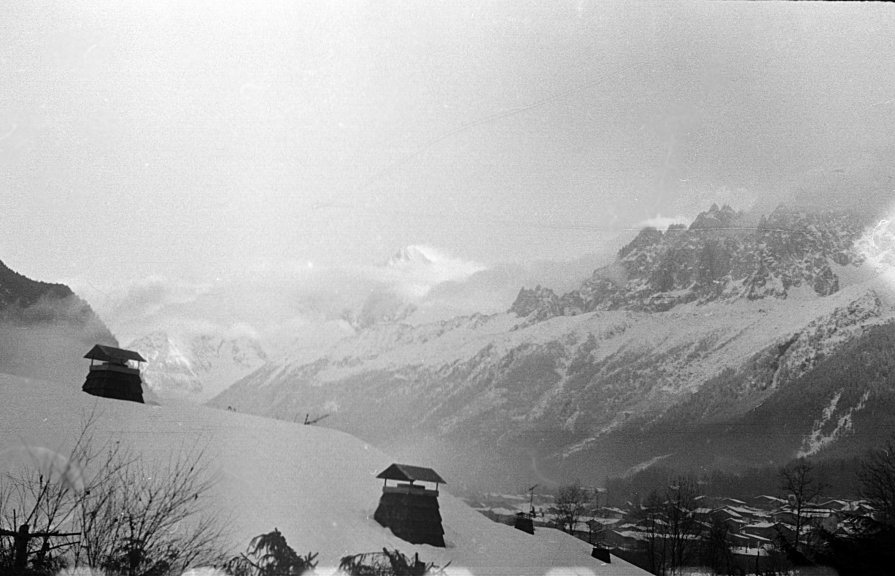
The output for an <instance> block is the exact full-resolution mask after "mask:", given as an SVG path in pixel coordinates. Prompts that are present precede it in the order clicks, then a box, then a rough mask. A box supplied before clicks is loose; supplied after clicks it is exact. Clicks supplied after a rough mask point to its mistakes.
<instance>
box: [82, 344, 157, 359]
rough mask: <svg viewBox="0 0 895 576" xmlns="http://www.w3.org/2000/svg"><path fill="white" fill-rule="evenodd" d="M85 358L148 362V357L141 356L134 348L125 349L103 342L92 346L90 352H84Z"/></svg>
mask: <svg viewBox="0 0 895 576" xmlns="http://www.w3.org/2000/svg"><path fill="white" fill-rule="evenodd" d="M84 358H90V359H91V360H99V361H100V362H111V361H114V360H117V361H122V362H123V361H127V360H135V361H137V362H146V359H145V358H143V357H142V356H140V354H139V353H138V352H134V351H133V350H124V349H122V348H115V347H114V346H105V345H103V344H97V345H96V346H94V347H93V348H91V349H90V352H88V353H87V354H84Z"/></svg>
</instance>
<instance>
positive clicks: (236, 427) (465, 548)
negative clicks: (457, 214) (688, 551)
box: [0, 375, 643, 576]
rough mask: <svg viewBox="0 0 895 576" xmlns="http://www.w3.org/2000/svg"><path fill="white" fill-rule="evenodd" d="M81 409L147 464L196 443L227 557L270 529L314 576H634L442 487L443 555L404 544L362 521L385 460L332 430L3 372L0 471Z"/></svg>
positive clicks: (74, 425)
mask: <svg viewBox="0 0 895 576" xmlns="http://www.w3.org/2000/svg"><path fill="white" fill-rule="evenodd" d="M93 410H95V411H96V414H97V415H98V419H97V422H96V426H95V432H96V434H97V437H98V439H103V438H109V439H112V440H114V441H120V442H123V443H125V444H126V445H128V446H132V447H133V448H134V449H135V450H136V451H137V452H138V453H139V454H140V455H141V456H142V457H143V458H144V459H146V460H147V461H165V460H166V459H167V458H169V456H170V455H171V454H172V453H176V452H177V451H178V450H179V449H180V448H181V447H183V446H191V445H194V443H198V444H199V445H200V446H205V447H207V455H208V458H209V460H210V462H211V463H212V469H216V470H217V471H219V473H220V480H219V481H218V482H217V484H216V486H215V488H214V492H213V498H214V500H215V504H216V506H217V507H218V508H219V509H220V510H221V512H222V513H223V514H224V515H225V516H228V517H230V518H232V524H231V526H230V529H231V533H230V537H231V539H232V544H233V547H234V552H236V551H242V550H244V549H245V546H246V545H247V543H248V541H249V539H250V538H251V537H252V536H255V535H257V534H260V533H262V532H267V531H270V530H271V529H273V528H274V527H277V528H279V529H280V531H282V532H283V534H284V535H285V536H286V538H287V540H288V541H289V543H290V544H291V545H292V546H293V547H294V548H295V549H296V550H297V551H299V552H301V553H304V552H307V551H309V550H310V551H319V553H320V561H321V562H320V566H321V567H322V568H323V570H320V572H324V573H325V571H326V567H330V568H331V567H332V566H335V565H336V564H337V563H338V560H339V558H340V557H341V556H342V555H345V554H350V553H359V552H370V551H377V550H380V549H381V548H382V547H390V548H391V547H395V548H398V549H399V550H401V551H402V552H404V553H405V554H406V553H411V554H412V553H414V552H419V554H420V557H421V558H422V559H423V560H426V561H430V562H435V563H437V564H439V565H442V566H443V565H445V564H447V563H448V562H450V563H451V566H450V569H449V571H450V573H452V574H467V573H471V574H507V575H509V574H538V575H541V574H546V573H548V572H549V573H551V574H563V573H574V574H582V575H584V574H597V575H600V574H605V575H620V576H624V575H628V574H631V575H633V574H643V572H641V571H640V570H638V569H636V568H634V567H633V566H630V565H629V564H627V563H624V562H622V561H621V560H618V559H615V558H614V559H613V563H612V564H611V565H601V564H600V562H599V561H597V560H595V559H593V558H591V557H590V556H589V550H590V549H589V547H588V546H587V545H586V544H584V543H583V542H580V541H578V540H575V539H574V538H571V537H568V536H565V535H564V534H561V533H559V532H556V531H552V530H547V531H540V530H539V531H538V534H537V535H536V536H535V537H532V536H529V535H527V534H525V533H523V532H519V531H517V530H514V529H513V528H511V527H508V526H504V525H500V524H497V523H494V522H492V521H490V520H488V519H487V518H485V517H484V516H482V515H480V514H479V513H477V512H475V511H474V510H472V509H471V508H469V507H468V506H467V505H466V504H464V503H463V502H461V501H460V500H459V499H457V498H454V497H453V496H451V495H450V494H449V493H447V492H444V491H443V492H442V495H441V497H440V503H441V512H442V516H443V519H444V522H443V524H444V528H445V532H446V534H445V541H446V542H447V544H448V546H447V548H445V549H440V548H435V547H431V546H414V545H411V544H408V543H407V542H404V541H403V540H400V539H398V538H396V537H395V536H394V535H392V534H391V532H390V531H389V530H387V529H385V528H382V527H381V526H380V525H379V524H377V523H376V522H375V521H374V520H373V518H372V516H373V512H374V510H375V508H376V506H377V503H378V499H379V495H380V490H381V481H379V480H377V479H376V478H375V476H376V474H377V473H379V472H380V471H382V470H383V469H384V468H385V467H387V466H388V465H389V464H391V463H392V458H390V457H389V456H388V455H386V454H384V453H383V452H381V451H379V450H377V449H375V448H373V447H372V446H370V445H368V444H365V443H363V442H361V441H359V440H358V439H356V438H354V437H352V436H349V435H348V434H345V433H342V432H337V431H335V430H329V429H325V428H321V427H316V426H301V425H295V424H290V423H286V422H280V421H275V420H270V419H266V418H261V417H258V416H251V415H247V414H238V413H233V412H229V411H220V410H214V409H209V408H202V407H198V406H195V405H189V404H182V405H174V406H148V405H139V404H132V403H128V402H120V401H115V400H107V399H101V398H94V397H92V396H88V395H86V394H83V393H81V392H79V391H78V388H77V387H76V386H70V385H62V384H55V383H48V382H43V381H38V380H28V379H24V378H20V377H14V376H7V375H0V423H2V424H0V430H2V434H0V471H2V466H3V463H4V462H8V461H10V460H12V458H9V456H10V455H14V454H19V455H21V454H22V453H28V450H31V451H39V450H41V449H45V450H46V449H49V450H52V451H55V452H57V453H60V454H66V452H67V443H68V442H70V441H71V439H72V437H73V436H74V434H75V433H76V432H77V431H78V430H79V427H80V423H81V421H82V419H83V417H84V416H85V415H86V414H88V413H90V412H91V411H93ZM417 463H418V464H421V465H425V464H429V463H428V462H417ZM447 480H448V482H449V483H450V482H451V481H452V479H451V478H448V479H447ZM449 490H450V486H448V487H447V491H448V492H449Z"/></svg>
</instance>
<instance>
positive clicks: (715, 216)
mask: <svg viewBox="0 0 895 576" xmlns="http://www.w3.org/2000/svg"><path fill="white" fill-rule="evenodd" d="M742 216H743V213H742V212H737V211H736V210H734V209H733V208H731V207H730V206H728V205H727V204H725V205H724V206H723V207H721V208H719V207H718V205H717V204H712V207H711V208H709V209H708V210H707V211H706V212H703V213H701V214H699V215H698V216H697V217H696V219H695V220H693V223H692V224H690V230H717V229H728V228H733V227H735V226H736V225H737V224H738V223H739V220H741V219H742Z"/></svg>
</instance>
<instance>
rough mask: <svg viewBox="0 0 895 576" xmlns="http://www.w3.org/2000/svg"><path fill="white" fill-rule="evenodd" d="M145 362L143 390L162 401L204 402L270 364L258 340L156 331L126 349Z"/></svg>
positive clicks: (133, 342) (247, 337)
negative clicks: (149, 390)
mask: <svg viewBox="0 0 895 576" xmlns="http://www.w3.org/2000/svg"><path fill="white" fill-rule="evenodd" d="M126 348H127V349H129V350H135V351H137V352H139V353H140V354H141V355H142V356H143V357H144V358H146V365H145V367H144V369H143V370H142V372H141V376H142V378H143V385H144V387H148V388H149V389H151V390H152V392H154V393H155V394H156V395H158V396H159V397H162V398H182V399H190V400H200V401H201V400H205V399H208V398H211V397H212V396H214V395H216V394H218V393H219V392H221V391H223V390H224V389H225V388H226V387H227V386H229V385H230V384H232V383H233V382H235V381H237V380H239V379H240V378H242V377H243V376H246V375H247V374H249V373H250V372H252V371H254V370H255V369H256V368H258V367H259V366H261V365H262V364H263V363H264V362H265V361H266V360H267V354H266V353H265V351H264V349H263V348H262V347H261V343H260V342H259V341H258V340H257V339H256V338H251V337H249V336H228V335H222V334H209V333H199V334H186V335H178V336H175V335H172V334H170V333H168V332H162V331H156V332H152V333H150V334H147V335H145V336H142V337H140V338H137V339H136V340H133V341H131V342H130V343H129V344H128V345H127V346H126Z"/></svg>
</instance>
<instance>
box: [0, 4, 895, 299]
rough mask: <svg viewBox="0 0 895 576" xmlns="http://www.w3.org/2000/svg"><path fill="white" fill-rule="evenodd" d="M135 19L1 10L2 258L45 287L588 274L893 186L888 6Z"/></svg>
mask: <svg viewBox="0 0 895 576" xmlns="http://www.w3.org/2000/svg"><path fill="white" fill-rule="evenodd" d="M121 4H122V3H117V2H107V3H97V2H74V1H73V2H67V3H62V4H60V5H58V6H52V7H51V6H50V5H49V4H44V3H32V2H11V3H6V4H4V6H3V7H2V8H0V210H2V214H3V225H2V227H0V259H3V260H4V261H5V262H7V263H8V264H9V265H11V266H12V267H14V268H16V269H18V270H20V271H22V272H24V273H26V274H29V275H32V276H35V277H39V278H41V279H50V280H53V279H66V278H83V279H86V280H88V281H90V282H93V283H96V284H98V285H108V284H110V283H115V282H123V281H127V280H129V279H132V278H136V277H145V276H148V275H167V276H180V277H189V278H192V279H194V280H201V279H203V278H214V277H216V276H219V275H221V274H226V273H227V272H228V271H232V270H234V269H238V268H240V267H242V266H244V265H245V263H246V262H257V261H259V260H265V261H267V260H273V261H278V260H282V261H288V262H294V263H305V262H311V263H313V264H314V265H316V266H352V265H358V264H361V263H370V262H376V261H379V260H382V259H384V258H385V257H387V256H388V255H389V254H390V253H392V252H393V251H394V250H396V249H397V248H398V247H400V246H402V245H406V244H412V243H422V244H428V245H432V246H436V247H438V248H439V249H441V250H444V251H446V252H447V253H449V254H452V255H454V256H455V257H458V258H462V259H465V260H471V261H475V262H481V263H485V264H490V263H494V262H498V261H514V260H528V259H535V258H554V259H556V258H559V259H563V258H564V259H571V258H574V257H576V256H579V255H581V254H583V253H586V252H592V251H594V249H595V248H596V247H598V245H599V244H600V243H601V242H602V241H605V239H606V238H611V237H613V236H615V235H617V234H618V233H619V231H621V230H623V229H625V228H629V227H633V226H636V225H638V224H639V223H641V222H643V221H644V220H646V219H649V218H655V217H657V216H662V217H677V216H683V217H692V216H693V215H694V214H695V213H696V212H698V211H699V210H702V209H705V208H707V207H708V206H709V205H710V204H711V203H712V202H719V203H720V202H731V203H733V204H734V205H738V206H739V207H746V206H749V205H751V204H753V203H756V202H757V203H769V202H771V203H772V202H773V201H775V200H776V199H778V198H781V197H783V195H784V194H785V193H788V191H790V190H793V189H798V188H799V186H804V185H805V184H804V183H806V182H808V183H810V185H811V186H815V185H817V183H818V182H821V183H825V182H829V181H830V178H839V179H840V180H841V179H842V176H841V175H842V174H849V173H854V172H855V171H856V170H859V169H860V167H870V169H872V170H877V171H880V170H882V173H883V178H882V179H879V178H877V179H874V180H873V181H874V182H875V184H874V185H880V186H884V185H885V175H886V174H887V173H888V166H891V165H892V163H893V160H895V145H893V126H895V122H893V120H895V7H892V6H888V5H866V4H864V5H860V6H858V5H838V4H837V5H834V4H830V3H764V2H759V3H745V4H740V3H733V2H715V3H684V4H677V3H671V2H663V3H655V4H643V3H632V4H610V3H605V2H599V3H596V2H579V3H574V2H544V1H538V2H527V3H520V2H515V1H514V2H437V3H436V2H429V3H419V2H343V3H316V2H314V3H297V2H296V3H293V2H282V3H273V2H271V3H265V4H264V5H263V6H259V5H258V4H259V3H256V2H243V3H238V2H232V1H231V2H205V3H190V6H189V7H187V6H183V5H182V4H185V3H181V2H169V3H163V2H158V1H151V2H150V1H146V2H135V3H129V4H127V5H126V6H123V5H121ZM856 167H859V168H856ZM880 167H882V168H880ZM835 170H840V171H839V172H835ZM859 180H860V179H859ZM860 181H861V182H866V179H864V180H860ZM837 182H839V183H838V184H837V185H836V186H837V187H839V188H841V189H842V190H843V191H844V192H845V193H847V194H855V193H856V192H855V191H854V190H850V189H849V182H848V181H844V182H840V181H839V180H837ZM881 182H882V184H881ZM823 185H824V184H821V186H823ZM840 185H841V186H840ZM839 188H837V189H839Z"/></svg>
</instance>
